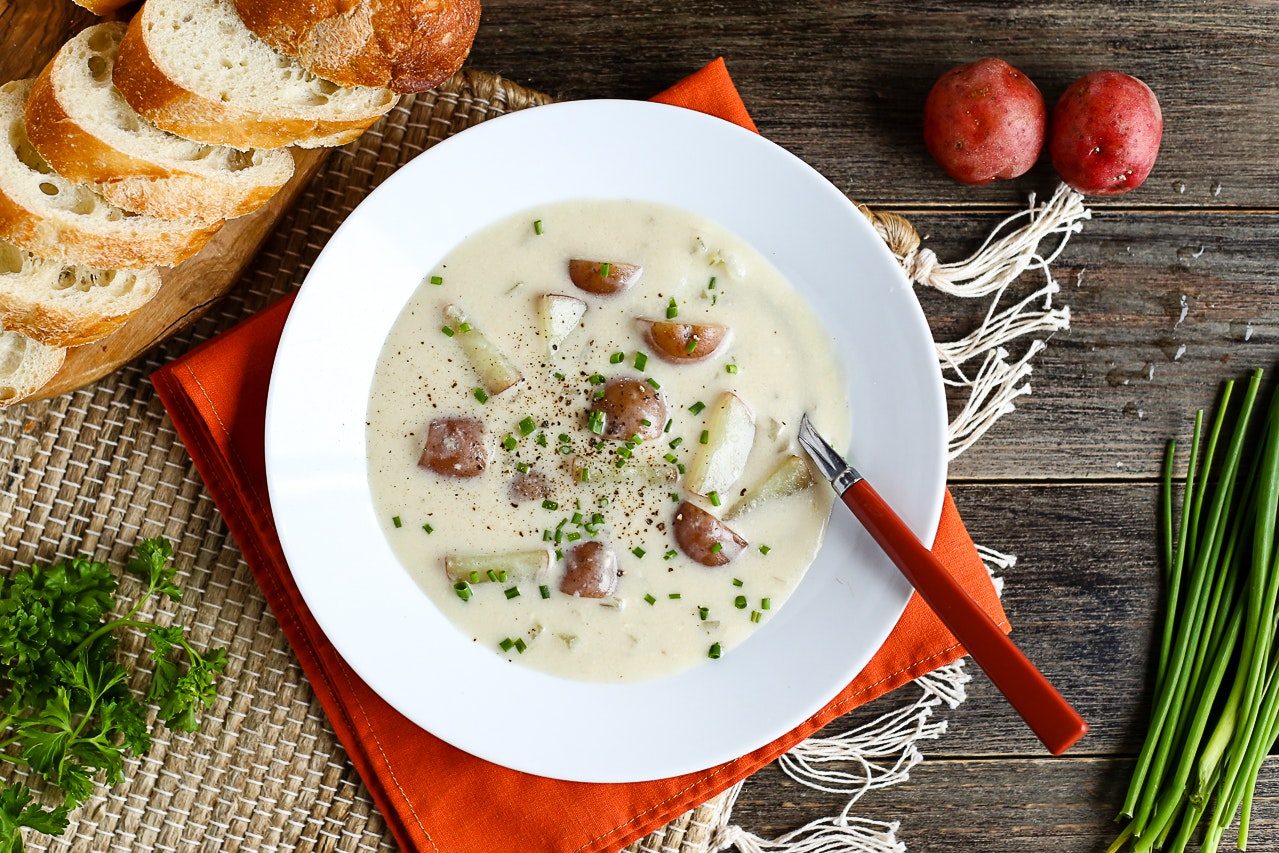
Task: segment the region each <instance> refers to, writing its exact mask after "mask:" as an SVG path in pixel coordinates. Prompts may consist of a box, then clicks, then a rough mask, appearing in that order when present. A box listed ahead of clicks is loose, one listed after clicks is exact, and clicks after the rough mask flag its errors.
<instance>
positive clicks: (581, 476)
mask: <svg viewBox="0 0 1279 853" xmlns="http://www.w3.org/2000/svg"><path fill="white" fill-rule="evenodd" d="M577 479H578V482H582V483H589V482H590V481H591V469H590V468H583V469H582V470H580V471H578V472H577Z"/></svg>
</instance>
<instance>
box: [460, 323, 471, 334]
mask: <svg viewBox="0 0 1279 853" xmlns="http://www.w3.org/2000/svg"><path fill="white" fill-rule="evenodd" d="M457 330H458V331H459V332H461V333H462V334H464V335H465V334H466V333H467V332H469V331H471V324H470V323H458V324H457Z"/></svg>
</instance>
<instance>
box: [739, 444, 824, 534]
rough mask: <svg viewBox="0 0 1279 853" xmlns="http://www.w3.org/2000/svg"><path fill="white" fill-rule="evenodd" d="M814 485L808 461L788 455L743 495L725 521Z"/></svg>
mask: <svg viewBox="0 0 1279 853" xmlns="http://www.w3.org/2000/svg"><path fill="white" fill-rule="evenodd" d="M812 485H813V472H812V471H810V470H809V468H808V463H807V462H805V461H804V460H803V459H802V458H800V457H798V456H787V457H786V458H784V459H782V461H781V462H779V463H777V467H776V468H774V469H773V470H772V471H770V472H769V474H768V476H767V477H765V478H764V479H763V480H761V481H760V482H759V483H756V484H755V485H754V486H752V487H751V488H750V489H748V490H747V491H746V494H744V495H742V498H741V500H739V501H738V502H737V503H735V504H734V505H733V508H732V509H730V510H729V511H728V512H727V513H725V514H724V520H725V521H732V520H733V519H734V518H737V517H739V516H741V515H745V514H746V513H748V512H750V511H751V510H753V509H755V508H756V507H758V506H760V505H761V504H766V503H769V502H770V501H775V500H777V499H778V498H784V497H786V496H788V495H793V494H795V493H796V492H802V491H804V490H805V489H808V488H810V487H811V486H812Z"/></svg>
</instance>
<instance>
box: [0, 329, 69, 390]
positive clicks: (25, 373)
mask: <svg viewBox="0 0 1279 853" xmlns="http://www.w3.org/2000/svg"><path fill="white" fill-rule="evenodd" d="M66 356H67V351H66V350H65V349H63V348H62V347H51V346H46V345H45V344H42V343H40V342H39V341H36V340H33V339H32V338H29V337H27V336H26V335H24V334H22V333H20V332H10V331H8V330H4V329H0V407H3V406H11V405H13V404H14V403H19V402H21V401H23V400H25V399H27V398H28V397H30V396H31V395H32V394H34V393H35V392H36V391H39V390H40V389H41V388H43V387H44V386H45V385H47V384H48V383H49V380H50V379H52V378H53V377H54V374H56V373H57V372H58V368H60V367H62V362H63V360H64V359H65V358H66Z"/></svg>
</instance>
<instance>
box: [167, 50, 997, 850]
mask: <svg viewBox="0 0 1279 853" xmlns="http://www.w3.org/2000/svg"><path fill="white" fill-rule="evenodd" d="M658 100H663V101H665V102H667V103H676V104H680V105H689V106H694V107H696V108H697V109H700V110H702V111H704V112H709V113H712V114H715V115H720V116H721V117H724V118H727V119H729V120H735V121H737V122H738V123H740V124H743V125H745V126H747V127H751V128H754V125H753V124H752V123H751V121H750V117H749V116H748V115H747V114H746V110H745V107H744V106H743V105H742V102H741V99H740V98H739V97H738V95H737V92H736V90H735V89H734V88H733V85H732V81H731V80H730V79H729V77H728V73H727V71H726V69H725V67H724V64H723V61H722V60H716V61H715V62H713V63H712V64H711V65H709V66H707V67H706V68H704V69H702V70H701V71H699V72H697V73H696V74H694V75H692V76H691V77H689V78H688V79H687V80H685V81H683V82H681V83H680V84H679V85H677V86H676V87H674V88H672V89H671V90H668V91H667V92H665V93H663V94H662V95H660V96H659V97H658ZM291 304H292V299H291V298H285V299H282V300H280V301H279V302H277V303H275V304H274V305H273V306H271V307H270V308H267V309H266V310H265V311H263V312H261V313H260V314H258V315H256V316H254V317H252V318H250V319H248V320H246V321H244V322H243V323H241V324H240V325H238V326H236V327H235V328H233V329H231V330H230V331H228V332H226V333H225V334H223V335H221V336H219V337H217V338H214V339H213V340H210V341H208V342H206V343H205V344H203V345H201V346H199V347H197V348H196V349H194V350H192V351H191V352H190V353H188V354H187V355H185V356H183V357H182V358H180V359H178V360H177V361H175V362H173V363H172V364H169V365H167V366H165V367H164V368H162V369H160V370H158V371H157V372H156V373H155V374H153V376H152V380H153V381H154V383H155V387H156V389H157V390H158V392H159V395H160V399H161V400H162V401H163V402H164V405H165V407H166V408H167V409H168V411H169V413H170V415H171V416H172V418H173V422H174V425H175V426H176V427H177V430H178V433H179V434H180V435H181V437H182V440H183V441H184V442H185V444H186V447H187V450H188V451H189V452H190V453H191V456H192V457H193V459H194V460H195V464H196V467H197V468H198V469H199V471H200V474H201V476H202V477H203V478H204V481H205V483H206V484H207V486H208V489H209V493H210V494H211V495H212V497H213V499H214V501H215V502H216V503H217V505H218V508H219V509H220V510H221V511H222V514H223V517H224V518H225V519H226V522H227V526H228V527H229V528H230V530H231V533H232V534H233V535H234V536H235V539H236V541H237V542H238V543H239V545H240V547H241V549H242V550H243V552H244V556H245V559H246V560H247V561H248V563H249V566H250V567H251V569H252V570H253V573H254V576H255V577H256V578H257V581H258V583H259V584H260V585H261V587H262V591H263V593H264V594H265V595H266V598H267V601H268V602H269V603H270V605H271V608H272V610H273V611H274V613H275V616H276V619H277V620H278V621H279V623H280V627H281V628H282V629H283V631H284V633H285V636H286V637H287V638H288V640H289V642H290V643H291V644H292V646H293V649H294V651H295V652H296V653H297V656H298V659H299V661H300V663H301V665H302V669H303V671H304V672H305V673H306V675H307V677H308V678H309V679H310V681H311V684H312V686H313V688H314V690H315V692H316V695H317V697H318V698H319V700H320V702H321V704H322V705H323V706H324V709H325V711H326V712H327V713H328V716H329V719H330V722H331V723H332V725H333V727H334V730H335V731H336V733H337V735H338V737H339V738H340V739H341V741H342V743H343V745H344V746H345V747H346V750H347V753H348V754H349V756H350V758H351V761H352V763H353V764H354V765H355V768H356V770H357V771H358V772H359V774H360V776H361V778H362V779H363V780H364V782H365V784H366V785H367V786H368V789H369V793H370V794H371V796H372V797H373V800H374V801H375V802H376V803H377V806H378V808H379V809H380V811H381V813H382V815H383V816H384V817H385V819H386V821H387V823H388V824H389V826H390V827H391V829H392V831H393V832H394V834H395V838H396V840H397V841H398V842H399V845H400V847H401V848H402V849H403V850H405V851H406V853H426V851H441V852H442V853H508V851H509V853H525V851H529V850H537V851H572V853H607V851H614V850H617V849H619V848H621V847H624V846H626V845H627V844H629V843H631V842H632V841H634V840H636V839H637V838H641V837H643V836H644V835H646V834H648V833H649V832H652V831H654V830H655V829H658V828H660V827H662V826H663V825H665V824H666V823H669V822H670V821H671V820H674V819H675V818H676V817H678V816H679V815H681V814H683V813H684V812H686V811H688V810H689V809H692V808H695V807H696V806H698V805H700V804H701V803H704V802H706V801H707V800H709V799H710V798H712V797H713V796H715V795H716V794H718V793H720V792H721V791H723V790H724V789H726V788H728V787H729V786H730V785H732V784H734V783H735V782H737V781H739V780H741V779H743V778H745V777H746V776H749V775H750V774H752V773H754V772H755V771H756V770H758V769H759V768H761V767H763V766H764V765H766V764H768V763H769V762H771V761H772V760H773V759H775V758H776V757H777V756H779V755H781V754H782V753H784V752H786V751H787V750H789V749H790V748H791V747H792V746H794V745H795V744H797V743H799V742H800V741H801V740H803V739H804V738H806V737H808V736H809V735H811V734H813V733H814V732H815V731H817V730H818V729H819V728H821V727H822V726H823V725H824V724H826V723H827V722H829V721H830V720H832V719H834V718H835V717H837V716H839V715H841V714H843V713H845V712H847V711H849V710H850V709H852V708H854V707H856V706H858V705H861V704H862V703H864V702H867V701H869V700H871V699H873V698H875V697H876V696H879V695H881V694H883V693H886V692H888V691H889V690H892V689H893V688H895V687H898V686H900V685H902V684H905V683H907V682H909V681H911V680H912V679H914V678H916V677H918V676H920V675H922V674H924V673H927V672H929V671H931V670H933V669H935V668H936V667H938V666H941V665H943V664H946V663H949V662H950V661H953V660H955V659H956V658H958V657H960V656H962V655H963V654H964V650H963V649H962V648H961V647H960V646H959V645H958V643H956V641H955V639H954V638H953V637H952V636H951V635H950V633H949V632H948V631H947V630H946V629H945V628H944V627H942V625H941V624H940V623H939V622H938V620H937V618H936V617H935V616H933V614H932V612H931V611H930V610H928V608H927V607H926V606H925V605H924V604H923V603H922V602H921V601H920V600H919V598H918V596H916V597H914V598H912V599H911V601H910V603H909V605H908V606H907V608H906V611H905V613H904V615H903V616H902V618H901V620H900V621H899V622H898V624H897V626H896V628H895V629H894V630H893V632H892V633H891V635H890V636H889V638H888V640H887V642H885V644H884V646H883V648H881V649H880V650H879V652H878V653H877V654H876V655H875V656H874V658H873V659H872V660H871V662H870V663H869V664H867V666H866V668H865V669H864V670H863V671H862V672H861V674H860V675H858V677H857V678H856V680H855V681H853V683H852V684H850V685H848V687H847V688H845V689H844V690H843V691H842V692H840V694H839V695H838V696H836V697H835V698H834V699H832V700H831V702H830V704H829V705H827V706H826V707H825V708H824V709H822V710H821V711H820V712H819V713H817V714H816V715H814V716H813V717H812V718H811V719H809V720H808V721H806V722H805V723H804V724H803V725H801V726H800V727H799V728H797V729H795V730H794V731H793V732H791V733H789V734H787V735H786V736H785V737H782V738H779V739H778V740H776V741H774V742H773V743H770V744H768V745H767V746H765V747H763V748H761V749H759V750H756V751H755V752H753V753H751V754H749V755H746V756H743V757H741V758H739V759H737V760H735V761H731V762H729V763H727V764H724V765H721V766H719V767H714V768H711V769H709V770H705V771H702V772H699V773H691V774H688V775H685V776H679V777H675V778H671V779H663V780H659V781H654V782H642V783H636V784H608V785H603V784H583V783H575V782H561V781H557V780H553V779H546V778H543V777H540V776H531V775H528V774H525V773H519V772H516V771H514V770H508V769H507V768H504V767H500V766H498V765H495V764H491V763H488V762H486V761H483V760H481V759H478V758H475V757H474V756H471V755H469V754H468V753H465V752H462V751H460V750H458V749H455V748H453V747H451V746H449V745H448V744H446V743H444V742H443V741H441V740H439V739H438V738H436V737H434V736H432V735H431V734H429V733H427V732H425V731H423V730H422V729H420V728H418V727H417V726H415V725H414V724H413V723H411V722H410V721H409V720H408V719H406V718H405V717H403V716H401V715H400V714H399V713H397V712H396V711H395V710H394V709H392V708H391V707H390V706H389V705H387V704H386V703H385V702H383V701H382V700H381V699H380V698H379V697H378V696H377V695H376V694H375V693H374V692H373V691H372V690H370V689H369V687H368V686H367V685H366V684H364V682H362V681H361V680H360V679H359V677H357V676H356V674H355V673H354V672H353V671H352V670H351V669H350V667H348V666H347V664H346V662H345V661H343V660H342V658H341V657H339V656H338V654H337V652H336V651H335V650H334V648H333V646H332V645H331V644H330V643H329V642H328V640H327V639H326V638H325V636H324V634H323V633H322V632H321V631H320V629H319V626H318V625H317V624H316V622H315V620H314V618H313V617H312V616H311V614H310V613H309V611H308V610H307V608H306V605H305V603H304V601H303V599H302V596H301V594H300V593H299V591H298V588H297V586H296V585H295V584H294V582H293V577H292V575H291V574H290V571H289V567H288V565H287V564H286V563H285V560H284V554H283V552H282V551H281V549H280V542H279V540H278V538H277V537H276V533H275V529H274V527H273V525H272V521H271V510H270V507H269V506H268V503H267V491H266V473H265V462H264V456H263V423H264V417H265V413H266V398H267V386H268V382H269V379H270V366H271V364H272V361H273V360H274V357H275V350H276V346H277V344H278V342H279V338H280V333H281V331H282V329H283V328H284V321H285V318H286V317H287V316H288V312H289V307H290V305H291ZM933 551H934V552H935V553H936V554H937V556H938V557H939V558H940V559H941V561H942V562H943V563H944V564H945V565H946V566H948V567H949V568H950V569H951V570H952V571H953V572H954V573H955V574H956V576H957V577H959V578H960V580H961V581H962V582H963V584H964V586H965V587H966V588H967V589H968V590H969V591H970V592H971V593H972V594H973V595H974V596H975V597H976V598H977V600H978V601H979V602H980V603H981V604H982V606H983V607H984V608H985V609H986V610H987V611H988V612H989V613H991V615H992V616H994V617H995V618H996V619H997V621H999V622H1000V623H1001V625H1003V626H1004V628H1005V630H1007V622H1006V621H1005V619H1004V614H1003V610H1002V608H1001V607H1000V604H999V598H998V596H997V595H996V594H995V590H994V588H993V586H992V585H991V582H990V579H989V577H988V575H987V573H986V570H985V568H984V567H983V565H982V562H981V559H980V558H979V557H978V555H977V551H976V549H975V548H974V547H973V543H972V540H971V539H970V538H969V536H968V533H967V531H966V530H965V529H964V526H963V523H962V522H961V521H960V518H959V515H958V513H957V512H956V510H955V505H954V503H953V502H952V501H951V499H950V495H949V494H947V496H946V501H945V507H944V509H943V511H942V517H941V524H940V527H939V529H938V532H937V538H936V544H935V546H934V548H933ZM709 700H710V697H708V701H709Z"/></svg>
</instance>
